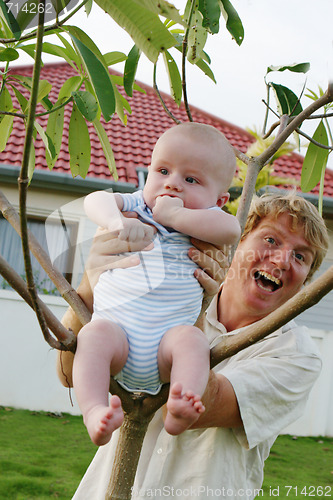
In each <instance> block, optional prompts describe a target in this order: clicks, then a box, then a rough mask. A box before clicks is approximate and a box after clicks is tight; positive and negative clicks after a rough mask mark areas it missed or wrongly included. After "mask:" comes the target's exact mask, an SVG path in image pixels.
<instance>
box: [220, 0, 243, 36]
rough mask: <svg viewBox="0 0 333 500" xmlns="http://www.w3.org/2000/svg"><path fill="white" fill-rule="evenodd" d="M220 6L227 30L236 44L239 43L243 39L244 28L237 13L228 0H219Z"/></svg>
mask: <svg viewBox="0 0 333 500" xmlns="http://www.w3.org/2000/svg"><path fill="white" fill-rule="evenodd" d="M220 6H221V11H222V15H223V17H224V19H225V22H226V26H227V30H228V31H229V33H230V34H231V36H232V37H233V39H234V40H235V42H236V43H237V45H241V44H242V42H243V40H244V28H243V24H242V21H241V20H240V17H239V15H238V14H237V12H236V10H235V8H234V7H233V5H232V4H231V3H230V2H229V0H220Z"/></svg>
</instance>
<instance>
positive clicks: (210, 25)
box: [199, 0, 221, 33]
mask: <svg viewBox="0 0 333 500" xmlns="http://www.w3.org/2000/svg"><path fill="white" fill-rule="evenodd" d="M199 10H200V12H201V14H202V17H203V22H202V26H203V27H204V28H207V29H208V30H209V31H210V32H211V33H218V32H219V20H220V16H221V9H220V5H219V0H199Z"/></svg>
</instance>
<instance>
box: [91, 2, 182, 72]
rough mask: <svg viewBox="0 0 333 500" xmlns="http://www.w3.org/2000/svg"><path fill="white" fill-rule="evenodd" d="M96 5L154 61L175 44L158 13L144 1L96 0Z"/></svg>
mask: <svg viewBox="0 0 333 500" xmlns="http://www.w3.org/2000/svg"><path fill="white" fill-rule="evenodd" d="M96 3H97V5H99V7H101V8H102V9H103V10H104V11H105V12H106V13H107V14H109V15H110V16H111V17H112V18H113V19H114V21H115V22H116V23H117V24H119V26H121V27H122V28H123V29H124V30H126V31H127V33H128V34H129V35H130V36H131V37H132V39H133V41H134V43H135V45H137V46H138V47H139V49H140V50H141V51H142V52H143V53H144V54H145V55H146V56H147V57H148V59H150V61H152V62H153V63H155V62H156V61H157V59H158V56H159V54H160V53H161V52H162V51H163V50H167V49H169V48H170V47H173V46H174V45H175V44H176V41H175V39H174V37H173V36H172V34H171V33H169V31H168V29H167V28H166V27H165V26H164V24H163V23H162V22H161V20H160V19H159V17H158V15H157V14H156V13H154V12H152V11H151V10H149V9H147V8H145V7H144V6H143V5H144V3H145V2H141V1H140V2H136V1H135V0H96Z"/></svg>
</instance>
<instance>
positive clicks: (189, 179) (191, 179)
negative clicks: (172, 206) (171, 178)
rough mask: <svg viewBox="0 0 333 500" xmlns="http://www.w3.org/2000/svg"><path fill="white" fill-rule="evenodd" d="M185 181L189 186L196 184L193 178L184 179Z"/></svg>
mask: <svg viewBox="0 0 333 500" xmlns="http://www.w3.org/2000/svg"><path fill="white" fill-rule="evenodd" d="M185 181H186V182H188V183H189V184H196V183H197V182H198V181H197V180H196V179H194V177H186V179H185Z"/></svg>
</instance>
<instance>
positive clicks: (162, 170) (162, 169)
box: [160, 168, 169, 175]
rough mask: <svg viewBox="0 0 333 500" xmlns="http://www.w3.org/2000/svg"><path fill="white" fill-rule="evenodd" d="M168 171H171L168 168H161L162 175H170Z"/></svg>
mask: <svg viewBox="0 0 333 500" xmlns="http://www.w3.org/2000/svg"><path fill="white" fill-rule="evenodd" d="M168 173H169V172H168V169H167V168H161V169H160V174H162V175H168Z"/></svg>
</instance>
